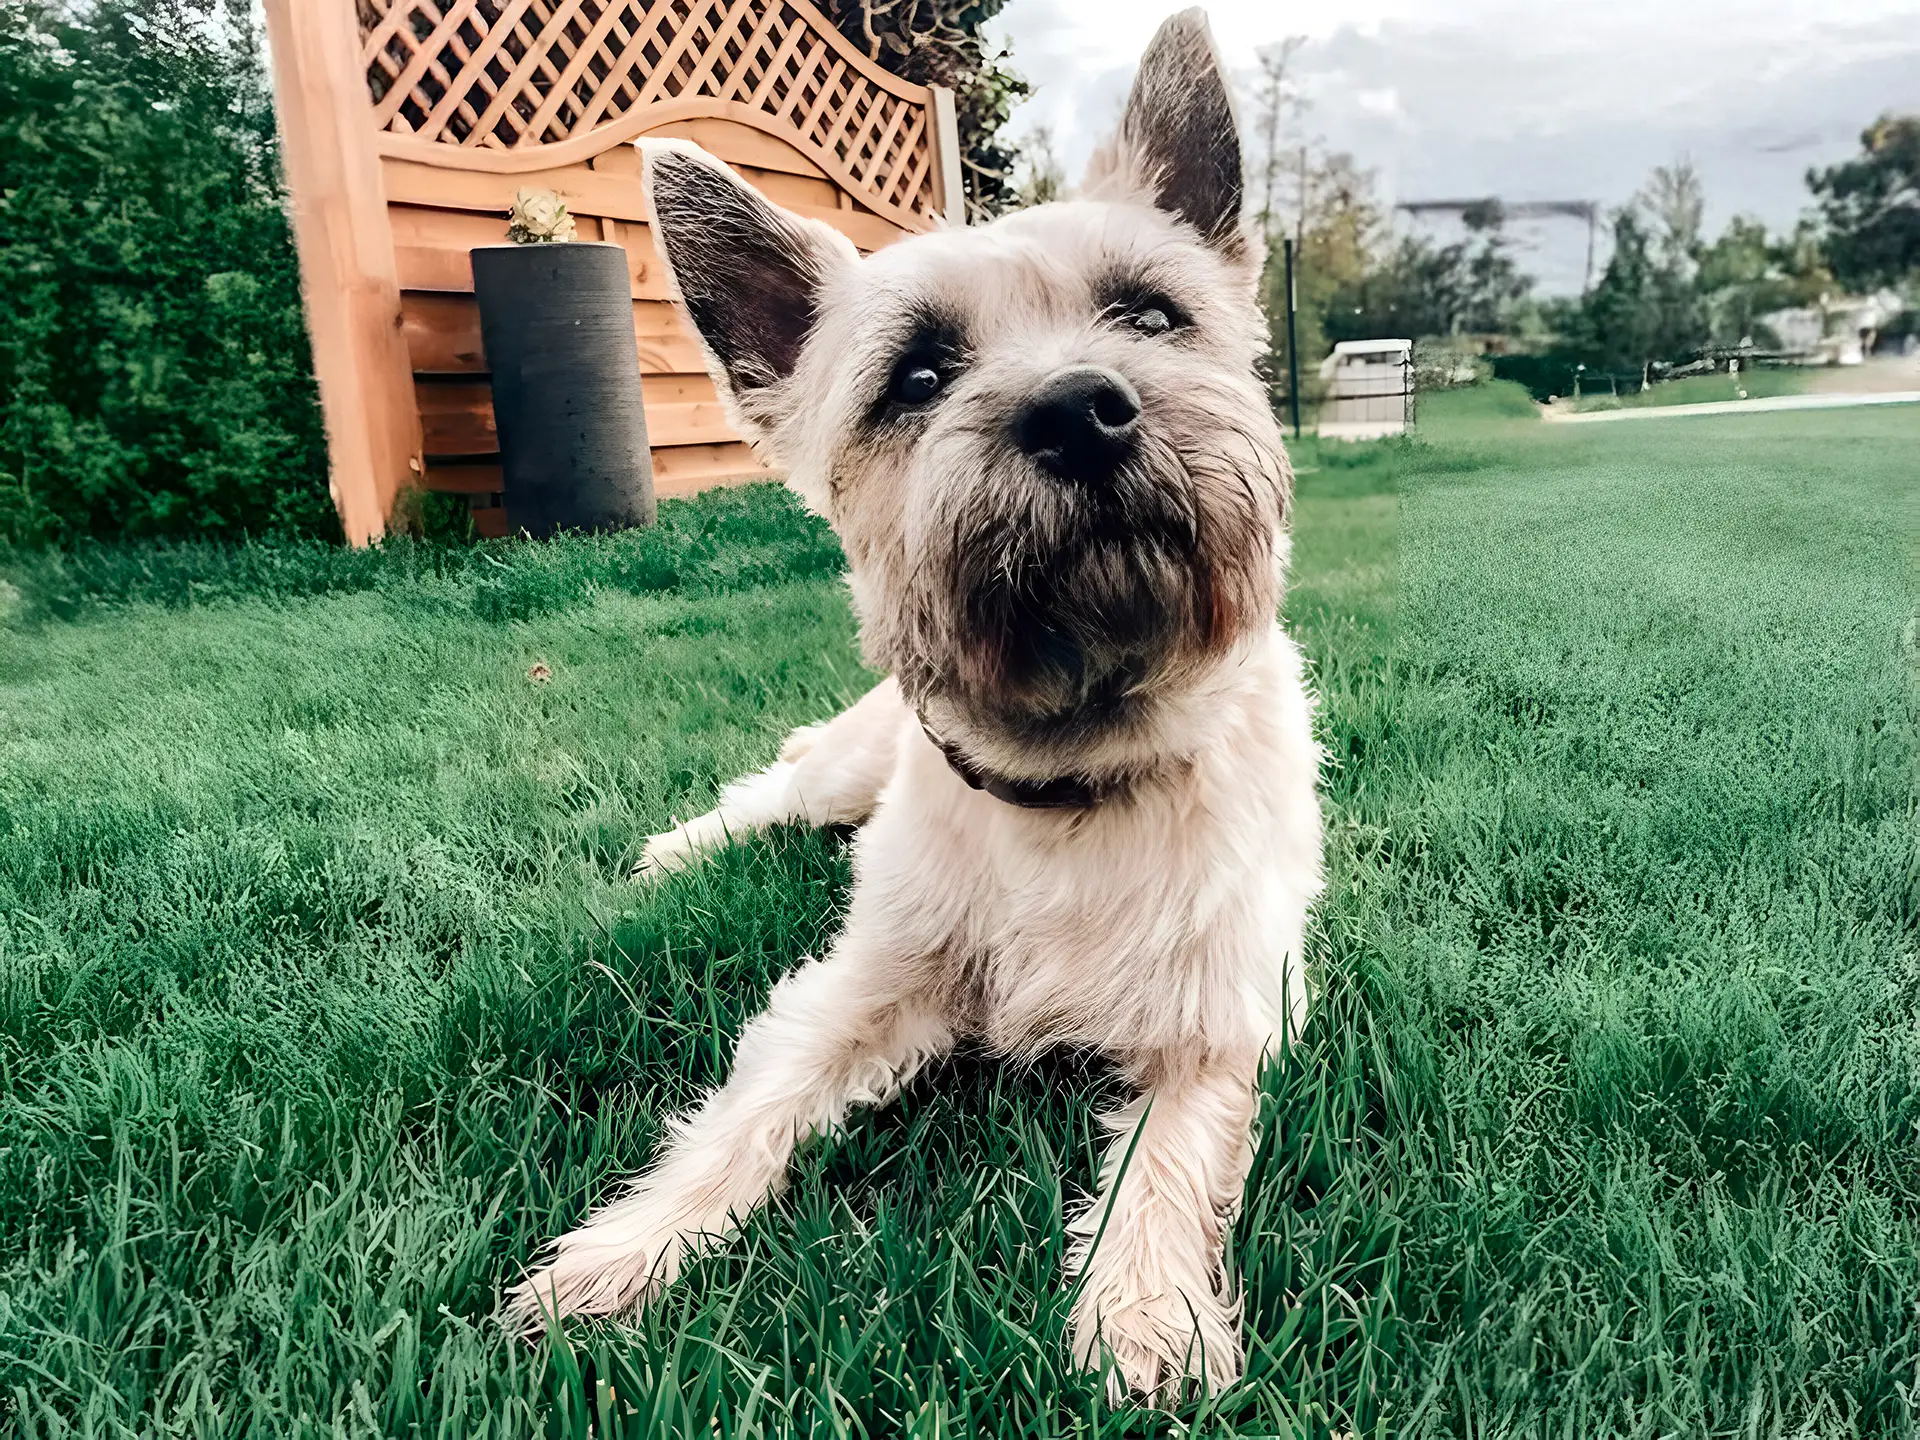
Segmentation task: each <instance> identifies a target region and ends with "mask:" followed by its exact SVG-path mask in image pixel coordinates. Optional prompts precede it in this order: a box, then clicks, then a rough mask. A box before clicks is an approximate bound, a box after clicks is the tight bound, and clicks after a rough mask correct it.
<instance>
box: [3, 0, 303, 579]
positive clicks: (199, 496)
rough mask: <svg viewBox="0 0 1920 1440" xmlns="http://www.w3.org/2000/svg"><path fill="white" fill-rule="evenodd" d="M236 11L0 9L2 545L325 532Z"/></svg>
mask: <svg viewBox="0 0 1920 1440" xmlns="http://www.w3.org/2000/svg"><path fill="white" fill-rule="evenodd" d="M260 45H261V41H260V35H259V31H258V29H257V22H256V20H255V18H254V16H253V13H252V7H251V5H250V3H249V0H94V3H89V4H86V5H85V6H84V7H82V6H77V5H72V4H63V3H59V0H10V3H8V4H6V5H5V6H0V273H4V275H5V277H6V278H5V282H4V284H0V538H5V539H8V540H11V541H13V542H15V543H29V544H34V543H59V544H69V543H72V542H73V541H75V540H77V539H80V538H83V537H95V538H101V539H108V538H119V537H125V536H135V537H144V536H152V537H168V536H171V537H183V536H213V537H237V536H240V535H244V534H263V533H276V534H295V535H307V536H316V537H325V538H332V537H334V536H336V535H337V534H338V522H337V520H336V518H335V516H334V512H333V507H332V504H331V502H330V501H329V499H328V496H327V488H326V473H327V472H326V452H325V445H324V440H323V435H322V429H321V423H320V413H319V407H318V403H317V399H316V396H315V391H314V384H313V377H312V368H311V360H310V356H309V351H308V345H307V336H306V328H305V322H304V317H303V315H302V312H301V307H300V291H299V279H298V274H297V270H296V266H295V259H294V252H293V246H292V241H291V237H290V234H289V229H288V222H287V216H286V210H285V197H284V194H283V192H282V189H281V184H280V179H279V170H278V165H279V159H278V147H277V142H276V139H275V133H274V119H273V110H272V106H271V104H270V100H269V95H268V91H267V85H266V80H265V73H264V68H263V64H262V59H261V54H260Z"/></svg>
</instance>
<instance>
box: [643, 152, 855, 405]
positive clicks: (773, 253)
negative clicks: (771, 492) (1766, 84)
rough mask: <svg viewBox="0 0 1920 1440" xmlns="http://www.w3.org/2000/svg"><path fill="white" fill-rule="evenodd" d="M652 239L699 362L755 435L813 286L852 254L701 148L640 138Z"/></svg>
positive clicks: (806, 315) (773, 401)
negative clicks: (688, 321)
mask: <svg viewBox="0 0 1920 1440" xmlns="http://www.w3.org/2000/svg"><path fill="white" fill-rule="evenodd" d="M641 148H642V154H643V156H644V157H645V186H646V191H647V203H648V208H649V210H650V212H651V214H652V216H653V227H654V244H655V247H656V248H657V249H658V250H659V252H660V255H661V257H662V258H663V259H664V260H665V261H666V262H667V271H668V274H669V277H670V278H671V280H672V282H673V288H674V289H675V290H676V291H678V292H679V296H680V299H681V300H682V301H683V302H684V303H685V305H686V307H687V314H688V315H689V316H690V317H691V318H692V320H693V328H694V330H695V331H696V332H698V334H699V337H700V348H701V349H702V350H703V351H705V353H706V357H707V369H708V371H709V372H710V373H711V374H712V375H713V379H714V383H715V384H716V385H717V386H718V387H719V389H720V393H721V394H722V395H724V396H726V397H727V398H728V399H729V400H731V401H732V402H733V406H732V408H733V410H734V411H735V414H736V418H737V419H738V420H739V421H740V422H741V423H742V424H743V426H744V427H745V428H746V429H747V430H748V431H749V432H750V433H751V434H753V435H755V436H756V438H765V437H766V436H768V435H769V434H770V433H771V432H772V431H773V430H774V429H775V428H777V427H778V425H779V423H780V421H781V420H782V419H784V418H786V417H787V415H788V414H789V413H790V410H791V405H792V401H791V397H790V396H789V395H788V393H787V392H788V389H789V387H788V384H787V382H788V381H789V380H790V379H791V378H792V376H793V371H794V367H795V366H796V365H797V364H799V361H800V352H801V351H802V350H803V349H805V348H806V343H807V340H808V338H809V337H810V336H811V335H812V333H813V327H814V322H815V320H816V319H817V318H818V315H819V312H820V295H821V291H822V289H823V287H825V285H826V284H827V283H828V282H829V281H830V280H831V279H832V277H833V276H834V275H835V274H837V273H838V272H839V271H840V270H841V269H842V268H843V267H848V266H852V265H855V264H857V263H858V262H859V259H860V254H859V252H858V251H857V250H855V249H854V248H853V244H852V242H851V241H849V240H848V239H847V238H846V237H845V236H844V235H842V234H840V232H839V231H837V230H835V229H833V228H832V227H831V226H829V225H825V224H823V223H821V222H820V221H818V220H808V219H805V218H803V217H802V216H799V215H795V214H793V213H792V212H790V211H787V210H782V209H781V208H780V207H779V206H777V205H775V204H773V203H772V202H771V201H769V200H768V199H766V197H764V196H763V195H761V194H760V192H759V191H757V190H755V189H753V188H752V187H751V186H749V185H748V184H747V183H746V182H745V181H743V180H741V179H740V178H739V177H738V176H737V175H735V174H734V173H733V172H732V171H731V170H729V169H728V168H727V167H726V166H725V165H723V164H721V163H720V162H719V161H718V160H716V159H715V158H714V157H713V156H711V155H709V154H707V153H706V152H705V151H702V150H699V149H697V148H695V147H693V146H690V145H684V144H677V143H674V142H664V143H663V142H646V143H644V144H643V145H642V147H641Z"/></svg>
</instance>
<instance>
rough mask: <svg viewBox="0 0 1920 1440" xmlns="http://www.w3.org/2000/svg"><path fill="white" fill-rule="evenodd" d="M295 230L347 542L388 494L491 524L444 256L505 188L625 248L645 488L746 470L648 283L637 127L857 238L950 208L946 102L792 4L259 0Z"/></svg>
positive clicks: (464, 341) (478, 398)
mask: <svg viewBox="0 0 1920 1440" xmlns="http://www.w3.org/2000/svg"><path fill="white" fill-rule="evenodd" d="M266 8H267V20H268V26H269V35H270V40H271V44H272V51H273V61H274V75H275V89H276V92H277V96H278V101H279V106H280V114H281V131H282V143H283V148H284V153H285V160H286V169H287V178H288V181H289V185H290V187H291V190H292V193H293V201H294V211H295V226H294V229H295V235H296V238H297V240H298V243H299V247H300V264H301V278H302V283H303V285H304V288H305V291H306V297H307V311H308V322H309V326H310V328H311V330H312V336H313V350H314V368H315V371H316V373H317V374H318V377H319V381H320V393H321V401H322V404H323V405H324V406H325V409H326V416H327V441H328V451H329V457H330V461H331V468H332V485H333V493H334V500H335V503H336V504H337V505H338V506H339V509H340V516H341V521H342V524H343V525H344V527H345V529H346V533H347V537H348V538H349V539H350V540H351V541H353V542H354V543H356V544H364V543H366V542H367V541H369V540H373V539H377V538H378V537H379V536H380V535H382V534H383V533H385V531H386V528H387V525H388V522H389V520H390V519H391V517H392V514H393V510H394V507H395V505H396V504H397V503H399V500H400V497H401V496H402V495H403V494H404V493H405V492H406V491H407V490H409V489H415V488H424V489H431V490H445V491H452V492H456V493H461V494H464V495H467V496H468V497H469V502H470V503H471V504H472V505H473V507H474V513H475V518H476V520H477V521H478V523H479V525H480V528H481V530H482V531H483V533H498V532H500V531H502V530H503V529H504V518H503V515H502V512H501V511H500V509H499V501H498V494H499V489H500V478H499V474H500V472H499V464H498V460H497V447H496V444H495V437H494V430H493V408H492V403H491V399H490V396H489V390H488V382H487V374H486V358H485V356H484V354H483V353H482V350H481V345H480V322H479V315H478V311H477V309H476V307H475V305H474V301H473V295H472V290H473V279H472V271H471V268H470V266H469V263H468V259H467V251H468V249H469V248H471V247H472V246H475V245H484V244H492V243H496V242H498V241H500V240H501V239H503V238H504V234H505V220H504V216H505V212H506V209H507V207H508V205H509V204H511V203H512V199H513V194H514V192H515V191H516V190H517V189H519V188H520V187H522V186H540V187H545V188H549V189H553V190H556V191H558V192H559V193H560V195H561V196H562V198H564V199H565V200H566V202H567V205H568V208H569V209H570V210H571V211H572V212H573V214H574V215H575V217H576V218H577V220H578V221H579V227H580V235H581V238H583V239H596V240H609V241H613V242H615V243H617V244H620V245H622V246H624V247H625V248H626V250H627V252H628V258H629V266H630V270H631V273H632V277H633V305H634V326H635V330H636V333H637V335H638V338H639V343H640V364H641V371H642V375H643V382H642V383H643V388H644V391H645V395H646V402H647V429H648V435H649V438H650V440H651V442H652V444H653V447H654V451H653V455H654V483H655V486H656V488H657V489H658V491H659V492H660V493H661V494H663V495H672V494H679V493H686V492H687V491H690V490H695V489H699V488H701V487H703V486H705V485H711V484H717V483H723V482H726V481H729V480H737V479H746V478H758V477H760V476H763V475H764V474H765V473H766V472H765V470H764V469H763V468H762V467H761V465H760V463H759V461H758V460H757V459H756V458H755V456H754V455H753V453H752V452H751V451H750V450H748V449H747V447H746V446H745V445H744V444H742V443H741V442H740V441H739V439H738V437H737V436H735V435H734V434H733V433H732V432H731V431H730V429H729V428H728V426H727V424H726V420H725V417H724V416H723V415H722V414H721V411H720V407H719V405H718V402H717V401H716V399H715V396H714V393H713V386H712V384H711V382H710V381H709V380H708V379H707V376H706V374H705V371H704V370H703V368H702V366H701V363H700V356H699V352H698V349H697V347H696V346H695V344H694V341H693V337H692V336H691V335H690V334H688V333H687V331H686V329H685V325H684V322H683V320H682V318H681V317H680V316H679V315H678V314H677V313H676V311H675V310H674V308H673V306H672V305H671V304H670V303H669V301H668V299H667V291H666V287H665V281H664V278H663V276H662V274H661V271H660V267H659V263H658V260H657V258H656V257H655V255H654V253H653V246H652V241H651V237H650V236H649V234H648V226H647V224H646V215H645V207H644V202H643V199H642V197H641V194H640V186H639V155H638V152H637V151H635V150H634V149H633V147H632V145H631V144H630V143H628V142H630V141H633V140H635V139H638V138H640V137H642V136H648V135H661V136H668V135H670V136H676V137H679V138H682V139H689V140H693V141H695V142H697V143H699V144H701V145H703V146H705V147H706V148H707V149H708V150H711V151H712V152H713V153H714V154H716V155H718V156H719V157H720V158H721V159H723V160H725V161H727V163H728V164H730V165H732V166H733V167H734V168H735V169H736V170H738V171H739V172H740V173H741V174H742V175H744V176H745V177H746V178H747V179H748V180H750V181H751V182H752V183H753V184H754V185H756V186H758V187H759V188H760V189H762V190H763V191H765V192H766V193H767V194H768V195H769V196H771V197H772V198H773V199H775V200H777V201H779V202H780V203H781V204H783V205H785V206H787V207H788V208H790V209H793V210H797V211H799V212H801V213H803V214H809V215H814V216H817V217H819V218H820V219H823V220H826V221H828V222H829V223H830V224H833V225H834V226H836V227H837V228H838V229H840V230H841V231H842V232H843V233H845V234H846V235H847V236H848V237H849V238H851V239H852V240H853V242H854V243H855V244H856V245H858V246H859V247H860V248H861V249H863V250H873V249H877V248H878V247H880V246H882V245H885V244H887V243H888V242H889V241H891V240H893V239H896V238H897V237H899V236H900V235H902V234H904V233H907V232H909V231H914V230H923V229H927V228H930V227H931V226H933V225H934V224H936V223H939V222H940V221H941V220H942V219H944V218H947V217H951V218H952V220H953V221H954V222H955V223H958V222H959V220H960V217H961V214H962V208H961V197H960V174H959V153H958V142H957V136H956V133H955V127H954V112H953V100H952V96H951V95H950V94H949V93H948V92H946V91H944V90H940V89H937V88H929V87H926V86H921V85H913V84H909V83H908V82H906V81H904V80H901V79H899V78H898V77H897V76H894V75H890V74H888V73H887V72H886V71H884V70H882V69H881V68H880V67H879V66H877V65H875V64H873V63H872V62H871V61H869V60H868V59H867V58H866V57H865V56H863V55H861V54H860V53H859V52H858V51H857V50H855V49H854V48H853V47H852V46H851V45H849V44H848V43H847V41H846V40H845V39H844V37H842V36H841V35H840V33H839V32H838V31H837V30H835V29H834V27H833V25H832V23H831V22H830V21H828V20H827V19H826V18H825V17H824V16H823V15H821V14H820V12H819V11H818V10H816V9H814V8H813V6H812V5H811V4H810V3H808V0H267V7H266Z"/></svg>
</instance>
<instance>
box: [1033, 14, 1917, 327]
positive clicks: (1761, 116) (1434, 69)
mask: <svg viewBox="0 0 1920 1440" xmlns="http://www.w3.org/2000/svg"><path fill="white" fill-rule="evenodd" d="M1174 4H1175V0H1009V3H1008V4H1007V7H1006V9H1005V10H1004V11H1003V12H1002V13H1001V16H1000V18H999V20H998V21H997V22H996V25H997V33H998V34H999V36H1000V37H1002V38H1003V39H1004V40H1005V41H1007V42H1008V43H1010V44H1011V47H1012V51H1013V61H1014V65H1015V68H1016V69H1018V70H1019V71H1021V73H1023V74H1024V75H1025V76H1026V77H1027V78H1028V80H1029V81H1031V82H1032V83H1033V84H1034V86H1035V89H1036V92H1037V93H1036V94H1035V95H1034V97H1033V98H1032V99H1031V100H1029V101H1027V102H1026V103H1025V104H1024V105H1022V107H1021V108H1020V109H1019V110H1018V111H1017V112H1016V114H1015V116H1014V121H1013V127H1012V129H1013V133H1014V134H1015V135H1016V136H1019V135H1022V134H1024V133H1026V132H1028V131H1030V130H1031V129H1033V128H1034V127H1035V126H1039V125H1044V126H1046V127H1048V128H1049V129H1050V130H1051V131H1052V133H1053V137H1054V142H1055V146H1056V148H1057V150H1058V151H1059V153H1060V155H1061V158H1062V159H1063V161H1064V162H1065V165H1066V169H1067V173H1068V177H1069V179H1077V178H1078V176H1079V172H1080V170H1081V168H1082V167H1083V166H1084V165H1085V163H1086V159H1087V156H1088V154H1089V152H1090V151H1091V150H1092V148H1093V146H1094V144H1095V143H1096V142H1097V141H1098V139H1099V138H1100V136H1101V135H1102V133H1103V132H1104V131H1105V130H1107V129H1108V128H1109V127H1110V126H1111V125H1112V124H1113V121H1114V119H1115V118H1116V117H1117V116H1118V114H1119V111H1120V106H1121V103H1122V102H1123V100H1124V99H1125V97H1126V91H1127V85H1128V83H1129V82H1130V80H1131V78H1132V74H1133V67H1134V64H1135V62H1136V61H1137V60H1138V58H1139V54H1140V51H1141V50H1142V49H1143V48H1144V47H1145V45H1146V43H1147V40H1148V39H1149V38H1150V37H1151V36H1152V34H1153V31H1154V28H1155V27H1156V26H1157V25H1158V24H1159V22H1160V20H1161V19H1162V18H1164V17H1165V16H1166V14H1167V13H1168V12H1169V11H1170V10H1171V9H1172V8H1174ZM1207 8H1208V13H1209V16H1210V18H1211V20H1212V23H1213V29H1214V36H1215V39H1216V40H1217V42H1218V43H1219V46H1220V50H1221V54H1222V57H1223V58H1224V59H1225V61H1226V64H1227V66H1228V68H1229V69H1230V70H1232V71H1234V72H1235V74H1236V78H1237V80H1238V82H1239V84H1240V88H1241V92H1242V94H1243V96H1245V95H1250V94H1251V91H1252V85H1253V76H1254V74H1255V66H1256V64H1257V60H1256V52H1257V51H1258V49H1259V48H1260V47H1261V46H1264V45H1268V44H1272V43H1274V42H1277V41H1279V40H1282V39H1284V38H1285V37H1287V36H1289V35H1304V36H1306V37H1307V44H1306V46H1305V48H1304V49H1303V50H1302V51H1301V52H1300V54H1299V56H1298V58H1297V60H1296V64H1297V66H1298V73H1299V74H1300V76H1301V84H1302V87H1303V90H1304V92H1305V94H1306V96H1307V97H1308V99H1309V101H1310V102H1311V103H1310V108H1309V109H1308V111H1307V114H1306V116H1305V119H1304V126H1305V129H1306V130H1307V131H1308V132H1310V134H1311V135H1312V136H1313V137H1317V138H1318V139H1320V140H1322V141H1324V142H1325V143H1326V144H1327V145H1328V146H1329V147H1330V148H1332V149H1335V150H1345V151H1348V152H1350V153H1352V154H1353V156H1354V157H1355V159H1356V160H1358V161H1359V162H1360V163H1361V164H1362V165H1363V166H1365V167H1367V168H1369V169H1372V170H1373V171H1375V172H1376V176H1377V179H1378V182H1379V190H1380V193H1381V195H1382V198H1383V199H1385V200H1387V201H1388V202H1389V203H1392V202H1397V201H1402V200H1422V199H1433V198H1449V199H1451V198H1463V197H1472V196H1479V195H1498V196H1501V197H1503V198H1504V199H1507V200H1509V201H1518V200H1598V201H1601V202H1603V203H1604V204H1606V205H1608V206H1613V205H1617V204H1620V203H1621V202H1623V201H1625V200H1627V199H1629V198H1630V197H1631V196H1632V195H1633V193H1634V191H1635V190H1637V189H1638V188H1639V187H1640V185H1641V184H1642V183H1643V181H1644V180H1645V178H1646V175H1647V172H1648V171H1650V170H1651V169H1652V168H1653V167H1654V166H1656V165H1662V164H1669V163H1672V162H1673V161H1675V160H1677V159H1680V158H1683V157H1684V158H1687V159H1690V160H1691V161H1692V162H1693V164H1694V165H1695V167H1696V168H1697V169H1698V170H1699V171H1700V174H1701V177H1702V179H1703V181H1704V183H1705V187H1706V199H1707V228H1708V231H1709V233H1713V232H1716V231H1718V230H1719V228H1720V227H1721V226H1722V225H1723V224H1724V223H1725V221H1726V220H1727V219H1728V218H1729V217H1730V216H1732V215H1733V214H1735V213H1739V212H1745V213H1749V214H1753V215H1758V216H1759V217H1761V218H1762V219H1764V220H1765V221H1767V223H1768V224H1769V225H1771V226H1773V227H1774V228H1775V229H1785V228H1788V227H1790V226H1791V225H1792V224H1793V221H1794V220H1795V218H1796V217H1797V216H1798V215H1799V214H1800V213H1801V211H1802V210H1803V209H1805V208H1806V207H1807V205H1808V203H1809V202H1808V194H1807V189H1806V183H1805V174H1806V170H1807V167H1808V166H1810V165H1827V164H1831V163H1833V162H1834V161H1835V160H1838V159H1841V158H1844V157H1845V156H1847V155H1849V154H1851V153H1853V152H1854V151H1855V150H1856V149H1857V148H1858V145H1859V136H1860V132H1861V130H1863V129H1864V128H1865V127H1866V125H1867V124H1868V123H1869V122H1870V121H1871V120H1872V119H1873V118H1874V117H1875V116H1876V115H1878V114H1879V113H1880V112H1882V111H1884V110H1889V109H1898V110H1920V0H1588V3H1585V4H1579V5H1554V6H1549V5H1545V4H1541V3H1538V0H1535V3H1520V0H1342V3H1340V4H1337V5H1335V4H1325V3H1317V0H1214V3H1212V4H1211V5H1209V6H1208V7H1207ZM1297 138H1298V137H1297V136H1296V139H1297ZM1402 223H1403V224H1405V223H1408V222H1404V221H1403V222H1402ZM1516 239H1517V241H1518V242H1519V244H1520V245H1521V247H1522V250H1523V259H1524V260H1525V261H1526V263H1528V264H1529V266H1530V268H1532V269H1533V270H1534V271H1535V273H1536V274H1538V275H1539V276H1540V279H1541V282H1542V289H1543V290H1545V291H1547V292H1548V293H1565V292H1568V291H1572V290H1578V289H1579V288H1580V284H1581V281H1582V278H1583V274H1582V272H1583V270H1584V266H1585V255H1586V231H1585V227H1584V225H1581V224H1579V223H1578V222H1573V221H1562V222H1548V223H1545V224H1541V225H1529V226H1525V227H1521V228H1520V230H1519V232H1518V233H1517V235H1516ZM1601 259H1602V261H1604V248H1603V250H1602V255H1601Z"/></svg>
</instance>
